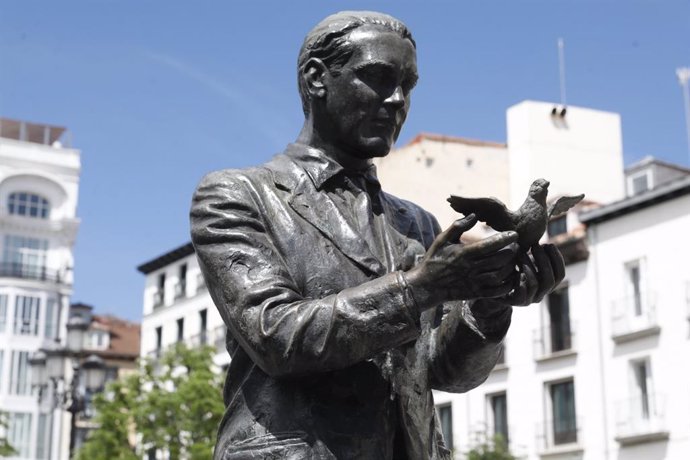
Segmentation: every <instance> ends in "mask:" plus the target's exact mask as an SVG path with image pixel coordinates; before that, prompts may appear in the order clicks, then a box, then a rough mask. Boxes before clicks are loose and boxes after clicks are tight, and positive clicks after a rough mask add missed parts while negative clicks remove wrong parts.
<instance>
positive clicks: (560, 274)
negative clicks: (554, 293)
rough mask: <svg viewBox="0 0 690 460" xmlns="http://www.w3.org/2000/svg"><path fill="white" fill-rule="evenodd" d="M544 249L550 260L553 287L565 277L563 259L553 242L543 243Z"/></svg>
mask: <svg viewBox="0 0 690 460" xmlns="http://www.w3.org/2000/svg"><path fill="white" fill-rule="evenodd" d="M544 250H545V251H546V254H547V255H548V256H549V259H550V260H551V268H552V269H553V278H554V282H555V284H554V288H555V287H556V286H558V285H559V284H561V281H563V278H565V261H564V260H563V255H562V254H561V251H559V250H558V248H557V247H556V246H555V245H553V244H545V245H544Z"/></svg>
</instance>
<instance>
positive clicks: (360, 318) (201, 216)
mask: <svg viewBox="0 0 690 460" xmlns="http://www.w3.org/2000/svg"><path fill="white" fill-rule="evenodd" d="M264 206H265V204H264V203H261V202H260V199H259V198H258V194H257V193H256V192H254V191H253V187H252V184H251V183H250V181H249V180H248V179H246V178H243V177H242V176H238V175H232V174H229V173H228V172H222V171H221V172H217V173H212V174H210V175H209V176H207V177H206V178H204V179H203V180H202V182H201V183H200V185H199V187H198V188H197V191H196V193H195V195H194V198H193V202H192V209H191V215H190V218H191V233H192V242H193V244H194V248H195V250H196V254H197V258H198V260H199V265H200V268H201V270H202V272H203V274H204V277H205V279H206V282H207V285H208V287H209V292H210V294H211V296H212V298H213V300H214V302H215V304H216V306H217V307H218V309H219V311H220V314H221V316H222V317H223V320H224V322H225V324H226V325H227V326H228V329H229V331H230V333H231V334H232V335H233V337H234V338H236V339H237V341H238V342H239V344H240V345H241V346H242V348H243V349H244V350H245V352H246V353H247V354H248V355H249V356H250V357H251V358H252V359H253V360H254V362H255V363H257V364H258V365H259V366H260V367H261V368H262V370H264V371H265V372H266V373H267V374H269V375H272V376H275V377H283V376H294V375H303V374H308V373H314V372H322V371H328V370H332V369H337V368H343V367H347V366H350V365H353V364H355V363H358V362H361V361H363V360H366V359H369V358H372V357H374V356H375V355H377V354H378V353H380V352H382V351H384V350H386V349H390V348H393V347H396V346H399V345H402V344H404V343H407V342H410V341H413V340H415V339H416V338H417V337H418V336H419V333H420V332H419V331H420V328H419V312H417V311H416V309H415V305H414V303H413V301H412V300H411V299H409V295H408V293H407V292H406V290H405V289H404V284H403V283H404V281H403V280H401V279H400V275H399V274H398V273H391V274H388V275H385V276H383V277H380V278H378V279H376V280H373V281H370V282H366V283H364V284H361V285H359V286H356V287H353V288H348V289H344V290H342V291H340V292H338V293H336V294H333V295H329V296H327V297H324V298H319V299H310V298H304V297H303V296H302V295H301V294H300V292H299V289H298V288H297V286H296V283H295V282H294V280H293V279H292V278H291V276H290V274H289V270H288V268H287V266H286V261H285V260H283V258H282V257H281V255H280V254H279V253H278V252H277V251H276V248H275V247H274V245H273V242H272V241H271V238H270V236H269V235H268V233H267V228H266V225H265V218H266V217H265V215H264V212H266V211H265V209H263V207H264Z"/></svg>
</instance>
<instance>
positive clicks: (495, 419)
mask: <svg viewBox="0 0 690 460" xmlns="http://www.w3.org/2000/svg"><path fill="white" fill-rule="evenodd" d="M489 406H490V407H491V420H492V423H493V428H494V429H493V435H494V436H501V438H503V441H505V443H506V444H508V442H509V438H508V401H507V398H506V394H505V393H499V394H495V395H490V396H489Z"/></svg>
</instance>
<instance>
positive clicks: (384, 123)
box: [371, 118, 395, 130]
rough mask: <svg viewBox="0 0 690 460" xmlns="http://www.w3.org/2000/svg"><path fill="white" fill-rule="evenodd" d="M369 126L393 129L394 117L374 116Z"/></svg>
mask: <svg viewBox="0 0 690 460" xmlns="http://www.w3.org/2000/svg"><path fill="white" fill-rule="evenodd" d="M371 126H372V127H373V128H378V129H385V130H394V129H395V119H393V118H376V119H374V120H372V121H371Z"/></svg>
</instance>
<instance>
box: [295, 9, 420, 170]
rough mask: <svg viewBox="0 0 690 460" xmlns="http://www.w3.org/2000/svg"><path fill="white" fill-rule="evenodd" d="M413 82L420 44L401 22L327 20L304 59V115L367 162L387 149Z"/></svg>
mask: <svg viewBox="0 0 690 460" xmlns="http://www.w3.org/2000/svg"><path fill="white" fill-rule="evenodd" d="M416 81H417V61H416V50H415V42H414V40H413V39H412V36H411V34H410V32H409V30H408V29H407V27H406V26H405V25H404V24H403V23H402V22H400V21H398V20H397V19H395V18H393V17H391V16H388V15H385V14H382V13H374V12H367V11H363V12H352V11H346V12H341V13H337V14H334V15H332V16H329V17H327V18H326V19H324V20H323V21H321V22H320V23H319V24H318V25H317V26H316V27H314V29H312V30H311V31H310V32H309V34H307V37H306V38H305V40H304V44H303V45H302V49H301V50H300V54H299V59H298V82H299V89H300V96H301V98H302V107H303V109H304V113H305V116H306V117H307V118H308V119H309V118H310V117H311V119H312V122H313V123H314V126H315V129H316V130H317V131H318V134H319V135H320V136H321V137H324V136H325V137H326V138H328V139H327V140H330V141H332V142H333V143H335V144H341V145H339V146H340V147H343V148H344V150H351V151H353V152H352V153H354V154H356V155H362V156H364V157H367V158H370V157H373V156H382V155H385V154H387V153H388V151H389V150H390V147H391V145H392V143H393V142H394V141H395V139H396V138H397V136H398V134H399V132H400V128H401V127H402V123H403V122H404V120H405V118H406V116H407V109H408V108H409V95H410V91H411V90H412V88H413V87H414V85H415V84H416Z"/></svg>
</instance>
